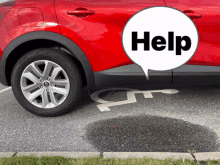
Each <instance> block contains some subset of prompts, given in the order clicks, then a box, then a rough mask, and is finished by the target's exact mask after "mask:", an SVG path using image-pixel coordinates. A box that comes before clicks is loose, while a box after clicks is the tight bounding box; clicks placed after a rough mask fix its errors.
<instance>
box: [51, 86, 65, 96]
mask: <svg viewBox="0 0 220 165" xmlns="http://www.w3.org/2000/svg"><path fill="white" fill-rule="evenodd" d="M51 90H52V91H53V92H55V93H58V94H61V95H63V96H65V97H66V96H67V94H68V92H67V91H66V89H65V88H58V87H51Z"/></svg>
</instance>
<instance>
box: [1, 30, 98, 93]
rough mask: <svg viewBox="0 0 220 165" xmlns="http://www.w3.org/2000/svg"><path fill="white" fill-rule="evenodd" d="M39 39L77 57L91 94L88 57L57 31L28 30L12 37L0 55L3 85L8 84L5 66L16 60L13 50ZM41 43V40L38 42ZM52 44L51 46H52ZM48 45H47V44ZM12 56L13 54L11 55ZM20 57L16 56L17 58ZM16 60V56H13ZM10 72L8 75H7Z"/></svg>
mask: <svg viewBox="0 0 220 165" xmlns="http://www.w3.org/2000/svg"><path fill="white" fill-rule="evenodd" d="M37 40H38V41H39V40H42V41H43V40H44V41H45V45H47V44H46V40H47V41H49V42H51V43H52V42H53V43H54V44H55V45H56V44H57V46H62V47H64V48H65V49H67V51H69V52H70V53H69V54H70V55H71V57H72V58H75V59H77V61H79V62H80V64H81V65H82V68H83V70H84V73H85V77H86V83H87V87H88V92H89V93H90V94H91V93H92V92H94V91H95V90H96V87H95V79H94V73H93V70H92V68H91V65H90V62H89V60H88V58H87V57H86V55H85V54H84V52H83V51H82V50H81V49H80V47H79V46H78V45H77V44H76V43H74V42H73V41H71V40H70V39H69V38H67V37H65V36H62V35H60V34H58V33H54V32H48V31H36V32H30V33H26V34H23V35H22V36H20V37H17V38H16V39H14V40H13V41H12V42H11V43H10V44H9V45H8V46H7V47H6V48H5V50H4V52H3V54H2V57H1V65H0V76H1V83H2V84H3V85H6V86H10V85H11V83H10V75H11V73H10V71H9V70H7V68H11V67H12V68H13V67H14V66H12V65H14V64H15V62H16V61H14V62H13V58H12V55H14V53H13V51H15V50H16V48H18V47H19V46H21V45H23V46H26V47H27V46H28V44H27V43H31V42H34V41H37ZM38 43H41V44H43V42H38ZM54 44H53V46H54ZM29 46H30V47H29V49H31V45H30V44H29ZM47 46H48V45H47ZM13 57H14V56H13ZM19 58H20V57H17V60H18V59H19ZM15 60H16V57H15ZM7 74H10V75H7Z"/></svg>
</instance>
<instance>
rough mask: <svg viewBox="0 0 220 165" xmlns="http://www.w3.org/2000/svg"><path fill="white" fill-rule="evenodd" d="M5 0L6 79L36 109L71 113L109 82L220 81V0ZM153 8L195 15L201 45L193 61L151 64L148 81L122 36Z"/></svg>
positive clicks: (0, 46) (0, 72)
mask: <svg viewBox="0 0 220 165" xmlns="http://www.w3.org/2000/svg"><path fill="white" fill-rule="evenodd" d="M3 1H5V2H2V1H1V4H0V37H1V40H0V58H1V61H0V80H1V83H2V84H3V85H5V86H12V90H13V93H14V95H15V97H16V99H17V100H18V102H19V103H20V104H21V105H22V106H23V107H24V108H25V109H26V110H28V111H29V112H31V113H34V114H36V115H39V116H58V115H62V114H65V113H67V112H68V111H69V110H70V109H71V108H73V107H74V104H75V103H76V102H77V101H78V99H79V98H80V95H81V93H82V89H83V87H85V86H86V87H87V89H88V93H89V94H91V93H92V92H94V91H96V90H98V89H102V88H109V87H122V86H123V87H133V86H140V85H145V86H148V85H175V84H182V85H189V84H194V85H198V84H220V74H219V71H220V68H219V67H217V66H219V65H220V3H219V0H212V1H210V0H203V1H201V0H194V1H190V0H112V1H111V0H110V1H109V0H3ZM152 6H169V7H173V8H177V9H179V10H181V11H183V12H184V13H186V14H188V16H189V17H191V18H192V19H193V21H194V23H195V25H196V26H197V29H198V32H199V46H198V49H197V52H196V53H195V55H194V56H193V58H192V59H191V60H190V61H189V62H188V63H187V64H186V65H183V66H181V67H179V68H177V69H174V70H169V71H152V70H150V72H149V77H150V79H149V80H147V79H146V77H145V74H144V72H143V71H142V69H141V68H140V67H139V66H138V65H136V64H134V63H133V62H132V61H131V60H130V59H129V58H128V57H127V55H126V54H125V52H124V49H123V46H122V42H121V35H122V31H123V28H124V26H125V24H126V23H127V21H128V20H129V18H131V17H132V16H133V15H134V14H135V13H137V12H138V11H140V10H142V9H144V8H147V7H152ZM161 14H163V13H161ZM161 28H163V27H161Z"/></svg>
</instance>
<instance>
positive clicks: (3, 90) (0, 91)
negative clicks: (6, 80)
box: [0, 87, 11, 93]
mask: <svg viewBox="0 0 220 165" xmlns="http://www.w3.org/2000/svg"><path fill="white" fill-rule="evenodd" d="M9 89H11V87H8V88H5V89H2V90H0V93H2V92H5V91H7V90H9Z"/></svg>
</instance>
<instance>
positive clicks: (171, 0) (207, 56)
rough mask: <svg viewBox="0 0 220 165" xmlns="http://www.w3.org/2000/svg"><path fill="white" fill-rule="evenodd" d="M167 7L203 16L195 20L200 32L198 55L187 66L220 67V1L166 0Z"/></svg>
mask: <svg viewBox="0 0 220 165" xmlns="http://www.w3.org/2000/svg"><path fill="white" fill-rule="evenodd" d="M165 2H166V5H167V6H170V7H173V8H176V9H179V10H181V11H186V10H188V12H189V11H191V12H195V13H198V14H202V18H200V19H193V21H194V23H195V24H196V27H197V29H198V32H199V45H198V49H197V51H196V53H195V54H194V56H193V57H192V58H191V59H190V61H189V62H188V63H187V64H191V65H208V66H220V1H219V0H193V1H192V0H165Z"/></svg>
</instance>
